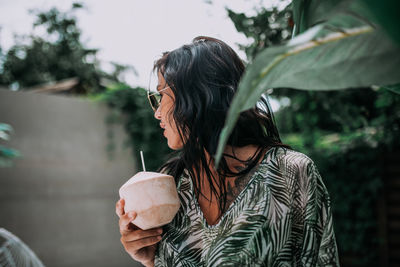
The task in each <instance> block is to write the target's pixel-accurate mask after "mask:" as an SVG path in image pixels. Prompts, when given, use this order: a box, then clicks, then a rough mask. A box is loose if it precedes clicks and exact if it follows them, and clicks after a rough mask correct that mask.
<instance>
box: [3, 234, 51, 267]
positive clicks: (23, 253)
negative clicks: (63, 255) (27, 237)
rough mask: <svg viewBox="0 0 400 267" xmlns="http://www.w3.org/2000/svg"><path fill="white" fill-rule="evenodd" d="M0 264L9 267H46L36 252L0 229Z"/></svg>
mask: <svg viewBox="0 0 400 267" xmlns="http://www.w3.org/2000/svg"><path fill="white" fill-rule="evenodd" d="M0 264H1V266H7V267H18V266H30V267H44V265H43V263H42V262H41V261H40V259H39V258H38V257H37V256H36V254H35V252H33V251H32V250H31V249H30V248H29V247H28V246H27V245H26V244H25V243H24V242H23V241H21V239H19V238H18V237H17V236H15V235H14V234H12V233H11V232H9V231H7V230H6V229H4V228H0Z"/></svg>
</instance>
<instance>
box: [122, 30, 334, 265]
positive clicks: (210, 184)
mask: <svg viewBox="0 0 400 267" xmlns="http://www.w3.org/2000/svg"><path fill="white" fill-rule="evenodd" d="M244 69H245V68H244V65H243V63H242V61H241V60H240V59H239V57H238V56H237V54H236V53H235V52H234V51H233V50H232V49H231V48H230V47H229V46H228V45H226V44H225V43H224V42H222V41H220V40H217V39H214V38H210V37H197V38H195V39H194V40H193V42H192V43H191V44H189V45H184V46H182V47H180V48H178V49H176V50H173V51H171V52H166V53H164V55H163V56H162V57H161V58H160V59H159V60H158V61H156V63H155V66H154V70H155V71H156V72H157V74H158V86H157V91H158V93H159V94H160V95H161V102H158V101H157V100H156V99H155V96H154V95H150V97H149V99H150V100H151V104H152V107H153V109H154V111H155V114H154V116H155V118H156V119H158V120H160V127H161V128H163V129H164V136H165V137H166V139H167V142H168V146H169V147H170V148H171V149H173V150H177V151H178V153H179V154H178V155H177V156H176V157H175V158H172V159H171V160H170V161H168V162H167V163H166V164H165V165H164V166H162V167H161V170H162V171H163V172H166V173H169V174H171V175H173V176H174V177H175V179H176V183H177V189H178V194H179V197H180V200H181V208H180V210H179V211H178V213H177V215H176V216H175V218H174V219H173V221H172V222H171V223H169V224H168V225H166V226H164V227H163V229H161V228H158V229H151V230H147V231H143V230H141V229H139V228H137V227H135V226H134V225H133V224H132V223H130V222H131V221H132V220H134V219H135V216H136V214H135V213H134V212H132V213H128V214H124V211H123V207H124V200H123V199H122V200H120V201H118V202H117V206H116V211H117V214H118V215H119V217H120V221H119V226H120V232H121V242H122V244H123V246H124V247H125V250H126V251H127V252H128V253H129V254H130V255H131V256H132V258H133V259H135V260H137V261H140V262H141V263H143V264H144V265H145V266H153V265H155V266H233V265H236V266H338V265H339V264H338V257H337V248H336V242H335V237H334V233H333V227H332V214H331V209H330V201H329V196H328V193H327V191H326V188H325V186H324V184H323V182H322V180H321V177H320V175H319V174H318V171H317V169H316V167H315V165H314V163H313V162H312V161H311V160H310V159H309V158H308V157H307V156H305V155H304V154H301V153H298V152H295V151H293V150H291V149H290V148H289V147H288V146H286V145H284V144H282V143H281V140H280V137H279V134H278V131H277V128H276V126H275V123H274V119H273V115H272V112H271V110H270V107H269V106H268V102H267V101H266V99H265V98H263V99H261V100H260V101H259V103H258V104H257V105H256V106H254V108H252V109H250V110H247V111H245V112H242V113H241V115H240V118H239V120H238V122H237V124H236V126H235V129H234V130H233V132H232V134H231V136H230V138H229V141H228V144H227V146H226V149H225V153H224V155H223V158H222V160H221V163H220V166H219V167H218V169H215V166H214V155H215V153H216V149H217V144H218V138H219V135H220V133H221V130H222V128H223V126H224V122H225V118H226V114H227V111H228V108H229V104H230V102H231V100H232V97H233V95H234V93H235V91H236V89H237V87H238V83H239V80H240V78H241V76H242V75H243V72H244Z"/></svg>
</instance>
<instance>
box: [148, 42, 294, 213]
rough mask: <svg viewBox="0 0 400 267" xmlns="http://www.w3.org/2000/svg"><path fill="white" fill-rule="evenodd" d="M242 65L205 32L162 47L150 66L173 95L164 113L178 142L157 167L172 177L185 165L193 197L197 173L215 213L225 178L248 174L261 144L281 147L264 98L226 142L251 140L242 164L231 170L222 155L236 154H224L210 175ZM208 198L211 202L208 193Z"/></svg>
mask: <svg viewBox="0 0 400 267" xmlns="http://www.w3.org/2000/svg"><path fill="white" fill-rule="evenodd" d="M244 70H245V66H244V64H243V62H242V61H241V60H240V58H239V57H238V55H237V54H236V53H235V52H234V51H233V49H232V48H230V47H229V46H228V45H227V44H225V43H224V42H222V41H220V40H218V39H215V38H211V37H205V36H199V37H196V38H194V39H193V42H192V43H191V44H188V45H183V46H182V47H180V48H178V49H175V50H173V51H171V52H165V53H164V54H163V56H162V57H161V58H160V59H159V60H157V61H156V62H155V64H154V71H155V72H160V73H161V74H162V76H163V77H164V79H165V81H166V83H167V84H168V85H169V86H170V88H171V90H172V91H173V93H174V95H175V103H174V104H175V105H174V108H173V110H171V112H170V115H169V116H172V117H173V119H174V120H175V123H176V126H177V128H178V132H179V135H180V137H181V139H182V141H183V144H184V145H183V148H182V149H181V150H180V151H178V152H177V155H175V156H174V157H173V158H171V159H170V160H169V161H168V162H166V163H165V164H164V165H163V166H161V168H160V171H164V172H167V173H169V174H170V175H172V176H174V177H175V179H176V181H178V179H179V177H180V176H181V175H182V174H183V172H184V170H185V169H186V170H187V171H188V172H189V174H190V176H191V179H192V181H193V185H194V190H195V194H196V196H197V197H198V196H199V194H202V193H201V183H200V175H199V174H200V173H203V174H204V175H205V176H206V177H207V179H208V182H209V184H210V188H211V192H212V193H213V194H214V196H216V198H217V199H218V201H219V209H220V216H221V213H222V212H223V211H224V210H225V208H226V203H227V194H226V192H227V190H226V187H225V180H226V179H229V178H232V177H238V176H241V175H246V174H248V173H249V172H250V170H251V169H252V168H253V167H255V166H256V165H257V163H258V162H259V160H260V159H261V158H262V157H263V155H264V154H265V152H266V150H267V149H269V148H271V147H274V146H282V147H287V146H286V145H284V144H282V142H281V139H280V137H279V133H278V130H277V127H276V125H275V121H274V118H273V114H272V111H271V108H270V106H269V104H268V101H267V99H266V98H265V97H264V98H262V99H261V100H260V101H259V103H257V105H255V106H254V107H253V108H252V109H249V110H247V111H244V112H242V113H241V114H240V117H239V120H238V122H237V123H236V126H235V128H234V130H233V132H232V134H231V135H230V137H229V140H228V143H227V144H228V145H229V146H231V147H233V148H235V147H244V146H247V145H256V146H257V147H258V149H257V151H256V153H255V154H254V155H253V156H252V157H251V158H250V159H248V160H246V161H242V160H240V161H241V162H242V163H244V164H245V166H246V168H244V169H243V170H241V171H235V170H231V169H230V168H229V166H228V165H227V162H226V158H225V157H232V158H235V159H237V158H236V156H235V155H227V154H224V155H223V157H222V159H221V163H220V165H219V167H218V169H217V170H216V171H217V173H218V175H213V172H212V171H211V169H210V166H214V165H213V162H214V155H215V153H216V149H217V145H218V139H219V136H220V133H221V130H222V128H223V126H224V123H225V118H226V115H227V111H228V108H229V105H230V103H231V101H232V98H233V96H234V94H235V92H236V90H237V87H238V84H239V81H240V78H241V77H242V75H243V72H244ZM206 152H207V153H208V155H210V157H207V156H206ZM237 160H239V159H237ZM202 195H203V196H204V194H202ZM204 197H206V198H208V197H209V196H204ZM209 200H210V201H212V195H211V198H210V199H209Z"/></svg>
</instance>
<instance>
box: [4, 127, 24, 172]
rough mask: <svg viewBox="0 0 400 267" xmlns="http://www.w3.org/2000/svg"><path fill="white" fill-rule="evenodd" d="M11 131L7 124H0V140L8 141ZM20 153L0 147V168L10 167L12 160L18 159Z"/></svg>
mask: <svg viewBox="0 0 400 267" xmlns="http://www.w3.org/2000/svg"><path fill="white" fill-rule="evenodd" d="M12 131H13V129H12V127H11V126H10V125H9V124H5V123H0V140H5V141H8V140H9V139H10V133H12ZM19 156H20V153H19V152H18V151H17V150H15V149H12V148H9V147H6V146H3V145H0V167H10V166H11V165H12V159H14V158H16V157H19Z"/></svg>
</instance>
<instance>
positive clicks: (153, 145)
mask: <svg viewBox="0 0 400 267" xmlns="http://www.w3.org/2000/svg"><path fill="white" fill-rule="evenodd" d="M146 94H147V91H146V90H145V89H143V88H140V87H136V88H130V87H129V86H127V85H125V84H116V85H114V86H113V87H110V88H107V90H106V91H105V92H104V93H102V94H100V95H97V96H96V97H95V99H96V100H98V101H103V102H106V103H108V105H109V106H110V107H111V108H112V109H113V111H114V112H113V113H112V114H111V115H110V116H109V117H108V118H107V122H108V123H120V122H122V123H124V125H125V130H126V132H127V133H128V135H129V137H130V140H129V141H127V142H126V144H127V145H128V146H131V147H132V149H134V150H133V151H132V152H133V156H134V158H136V160H137V161H136V164H137V165H136V166H138V168H139V166H141V162H140V157H139V151H140V150H142V151H143V153H144V158H145V162H146V170H149V171H156V170H157V169H158V168H159V167H160V166H161V165H162V163H163V162H164V161H165V160H166V156H167V154H168V153H169V152H170V150H169V148H168V146H167V143H166V141H165V139H164V137H163V134H162V130H161V128H160V127H159V121H157V120H156V119H155V118H154V112H153V110H152V109H151V108H150V106H149V103H148V101H147V97H146V96H147V95H146Z"/></svg>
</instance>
